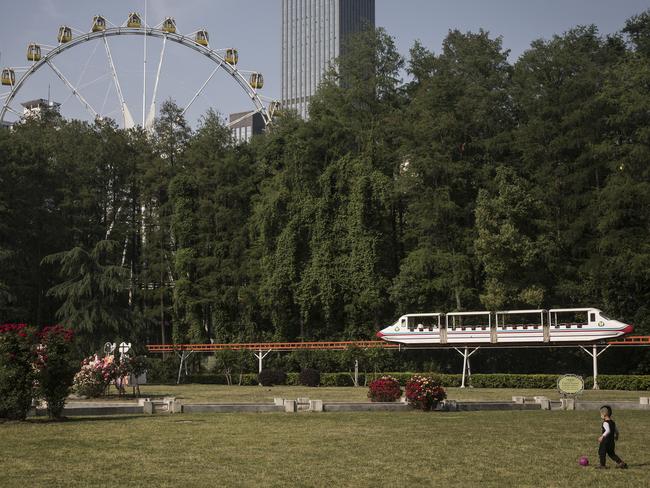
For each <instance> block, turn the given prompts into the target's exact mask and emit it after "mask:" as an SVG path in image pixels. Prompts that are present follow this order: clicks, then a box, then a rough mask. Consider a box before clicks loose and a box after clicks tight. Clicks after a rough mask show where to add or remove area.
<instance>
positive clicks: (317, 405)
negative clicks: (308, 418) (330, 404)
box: [309, 400, 323, 412]
mask: <svg viewBox="0 0 650 488" xmlns="http://www.w3.org/2000/svg"><path fill="white" fill-rule="evenodd" d="M309 411H310V412H322V411H323V400H310V401H309Z"/></svg>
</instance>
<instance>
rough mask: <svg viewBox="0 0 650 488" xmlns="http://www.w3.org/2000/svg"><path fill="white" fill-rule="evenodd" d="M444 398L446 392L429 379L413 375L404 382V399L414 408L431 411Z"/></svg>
mask: <svg viewBox="0 0 650 488" xmlns="http://www.w3.org/2000/svg"><path fill="white" fill-rule="evenodd" d="M445 398H447V392H445V389H444V388H443V387H442V386H440V384H439V383H438V382H437V381H435V379H433V378H431V377H427V376H420V375H414V376H413V377H412V378H411V379H410V380H408V381H407V382H406V399H407V400H408V402H409V404H410V405H411V406H412V407H414V408H419V409H420V410H432V409H433V408H435V407H436V405H438V402H440V401H442V400H444V399H445Z"/></svg>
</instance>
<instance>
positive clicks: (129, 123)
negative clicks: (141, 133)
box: [103, 36, 135, 129]
mask: <svg viewBox="0 0 650 488" xmlns="http://www.w3.org/2000/svg"><path fill="white" fill-rule="evenodd" d="M103 40H104V47H105V48H106V56H107V57H108V64H109V65H110V68H111V71H112V73H113V81H114V83H115V89H116V90H117V96H118V97H119V99H120V107H121V109H122V117H123V119H124V128H125V129H131V128H132V127H135V122H134V121H133V117H132V116H131V112H130V111H129V107H127V105H126V102H125V101H124V95H123V94H122V88H121V87H120V80H119V78H118V77H117V71H115V64H114V63H113V56H112V55H111V48H110V47H108V41H107V40H106V36H104V37H103Z"/></svg>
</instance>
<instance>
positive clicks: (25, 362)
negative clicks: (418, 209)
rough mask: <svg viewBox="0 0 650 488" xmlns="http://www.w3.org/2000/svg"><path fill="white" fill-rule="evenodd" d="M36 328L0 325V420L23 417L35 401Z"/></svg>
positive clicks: (22, 418) (23, 325)
mask: <svg viewBox="0 0 650 488" xmlns="http://www.w3.org/2000/svg"><path fill="white" fill-rule="evenodd" d="M33 342H34V331H33V330H32V329H31V328H30V327H27V325H25V324H4V325H0V419H10V420H24V419H25V417H26V416H27V412H28V411H29V408H30V406H31V404H32V387H33V381H34V374H33V368H32V363H33V360H34V345H33Z"/></svg>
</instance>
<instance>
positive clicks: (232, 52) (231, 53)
mask: <svg viewBox="0 0 650 488" xmlns="http://www.w3.org/2000/svg"><path fill="white" fill-rule="evenodd" d="M225 59H226V63H228V64H229V65H231V66H236V65H237V63H238V62H239V53H238V52H237V49H233V48H230V47H229V48H228V49H226V58H225Z"/></svg>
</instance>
